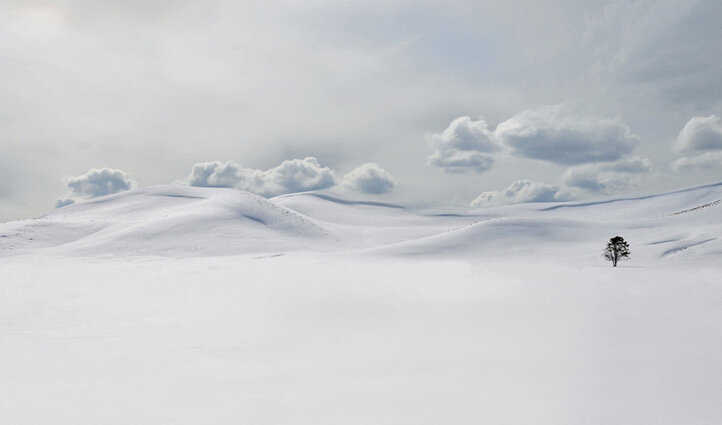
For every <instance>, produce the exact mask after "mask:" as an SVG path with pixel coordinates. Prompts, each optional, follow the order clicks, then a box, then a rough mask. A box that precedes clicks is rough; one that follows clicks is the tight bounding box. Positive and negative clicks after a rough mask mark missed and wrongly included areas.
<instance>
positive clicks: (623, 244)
mask: <svg viewBox="0 0 722 425" xmlns="http://www.w3.org/2000/svg"><path fill="white" fill-rule="evenodd" d="M604 258H606V259H607V260H608V261H611V262H612V266H614V267H617V263H618V262H619V260H628V259H629V244H628V243H627V241H625V240H624V238H623V237H621V236H615V237H613V238H611V239H609V242H607V248H606V249H605V250H604Z"/></svg>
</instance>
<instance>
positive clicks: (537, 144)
mask: <svg viewBox="0 0 722 425" xmlns="http://www.w3.org/2000/svg"><path fill="white" fill-rule="evenodd" d="M432 142H433V146H434V152H433V153H432V154H431V155H430V156H429V158H428V163H429V164H430V165H434V166H437V167H440V168H442V169H444V171H446V172H451V173H461V172H465V171H470V170H473V171H476V172H478V173H481V172H484V171H487V170H489V169H490V168H491V167H492V166H493V165H494V163H495V158H494V156H495V155H497V154H499V153H508V154H511V155H513V156H517V157H522V158H529V159H534V160H539V161H546V162H550V163H553V164H557V165H581V164H592V163H603V162H614V161H618V160H620V159H622V158H624V157H625V156H627V155H628V154H630V153H632V152H633V151H634V150H635V149H636V147H637V145H638V144H639V137H637V136H636V135H635V134H634V133H632V131H631V130H630V128H629V126H627V125H626V124H625V123H623V122H621V121H619V120H617V119H611V118H603V117H595V116H590V115H584V114H580V113H577V112H575V111H573V110H572V109H571V108H570V107H568V106H565V105H554V106H543V107H540V108H536V109H528V110H525V111H522V112H520V113H518V114H516V115H514V116H512V117H511V118H509V119H507V120H505V121H503V122H501V123H499V125H497V126H496V128H495V129H494V130H493V131H492V130H490V129H489V126H488V124H487V123H486V121H484V120H477V121H474V120H472V119H471V118H469V117H468V116H463V117H459V118H457V119H455V120H453V121H452V122H451V124H449V127H447V128H446V129H445V130H444V131H443V132H442V133H439V134H434V135H433V136H432Z"/></svg>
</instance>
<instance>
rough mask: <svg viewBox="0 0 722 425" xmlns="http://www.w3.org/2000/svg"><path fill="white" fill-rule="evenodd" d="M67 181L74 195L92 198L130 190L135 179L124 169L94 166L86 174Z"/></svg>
mask: <svg viewBox="0 0 722 425" xmlns="http://www.w3.org/2000/svg"><path fill="white" fill-rule="evenodd" d="M66 183H67V186H68V188H69V189H70V190H71V192H72V194H73V195H76V196H84V197H91V198H92V197H96V196H105V195H110V194H113V193H117V192H122V191H125V190H130V189H131V188H132V187H133V181H132V180H130V178H129V177H128V175H127V174H126V173H125V172H124V171H122V170H116V169H113V168H100V169H97V168H94V169H91V170H89V171H88V172H87V173H85V174H82V175H80V176H77V177H71V178H69V179H68V180H67V182H66Z"/></svg>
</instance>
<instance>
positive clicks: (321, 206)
mask: <svg viewBox="0 0 722 425" xmlns="http://www.w3.org/2000/svg"><path fill="white" fill-rule="evenodd" d="M720 199H722V184H716V185H708V186H702V187H697V188H692V189H687V190H683V191H677V192H672V193H668V194H661V195H653V196H647V197H640V198H632V199H630V198H624V199H611V200H605V201H598V202H585V203H561V204H553V205H549V204H521V205H513V206H505V207H497V208H489V209H479V210H469V211H416V210H413V209H409V208H405V207H403V206H400V205H394V204H387V203H379V202H361V201H353V200H349V199H342V198H338V197H335V196H331V195H328V194H322V193H300V194H292V195H284V196H280V197H276V198H272V199H265V198H262V197H259V196H256V195H253V194H250V193H248V192H243V191H238V190H232V189H216V188H196V187H187V186H180V185H170V186H156V187H151V188H146V189H139V190H134V191H129V192H124V193H121V194H116V195H111V196H108V197H103V198H98V199H94V200H90V201H86V202H81V203H78V204H74V205H70V206H67V207H64V208H60V209H57V210H55V211H53V212H52V213H50V214H48V215H46V216H44V217H41V218H38V219H33V220H25V221H20V222H11V223H5V224H0V253H2V254H3V255H12V254H18V253H31V252H40V251H43V252H47V253H53V254H66V255H67V254H80V255H85V256H88V255H136V256H137V255H155V256H186V257H187V256H216V255H238V254H268V253H283V252H299V251H313V252H327V253H331V252H333V253H350V252H355V253H366V254H378V255H385V256H388V255H414V256H418V255H423V256H444V257H449V256H451V257H459V256H478V255H490V256H496V255H509V253H514V252H526V253H534V255H537V256H539V255H549V256H552V257H561V256H565V257H567V258H572V259H573V261H583V262H585V263H589V262H596V261H598V257H599V247H600V246H603V244H604V241H605V240H606V239H607V238H608V237H610V236H613V235H615V234H622V235H624V237H625V238H626V239H627V240H629V241H630V242H631V243H632V245H633V247H634V253H635V257H636V258H638V259H639V260H641V261H643V262H645V263H646V262H650V261H655V260H660V259H664V258H667V257H685V258H687V257H702V256H708V255H712V256H717V255H719V254H720V253H722V226H720V223H721V222H722V207H720V202H719V201H720Z"/></svg>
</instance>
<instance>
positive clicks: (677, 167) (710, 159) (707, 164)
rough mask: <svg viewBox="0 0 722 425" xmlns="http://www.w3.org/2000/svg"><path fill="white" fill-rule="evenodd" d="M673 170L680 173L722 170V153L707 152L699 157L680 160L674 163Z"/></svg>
mask: <svg viewBox="0 0 722 425" xmlns="http://www.w3.org/2000/svg"><path fill="white" fill-rule="evenodd" d="M672 169H673V170H674V171H676V172H678V173H681V172H685V171H705V170H708V171H715V170H716V171H719V170H722V152H706V153H703V154H701V155H697V156H691V157H682V158H679V159H677V160H675V161H674V162H673V163H672Z"/></svg>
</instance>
